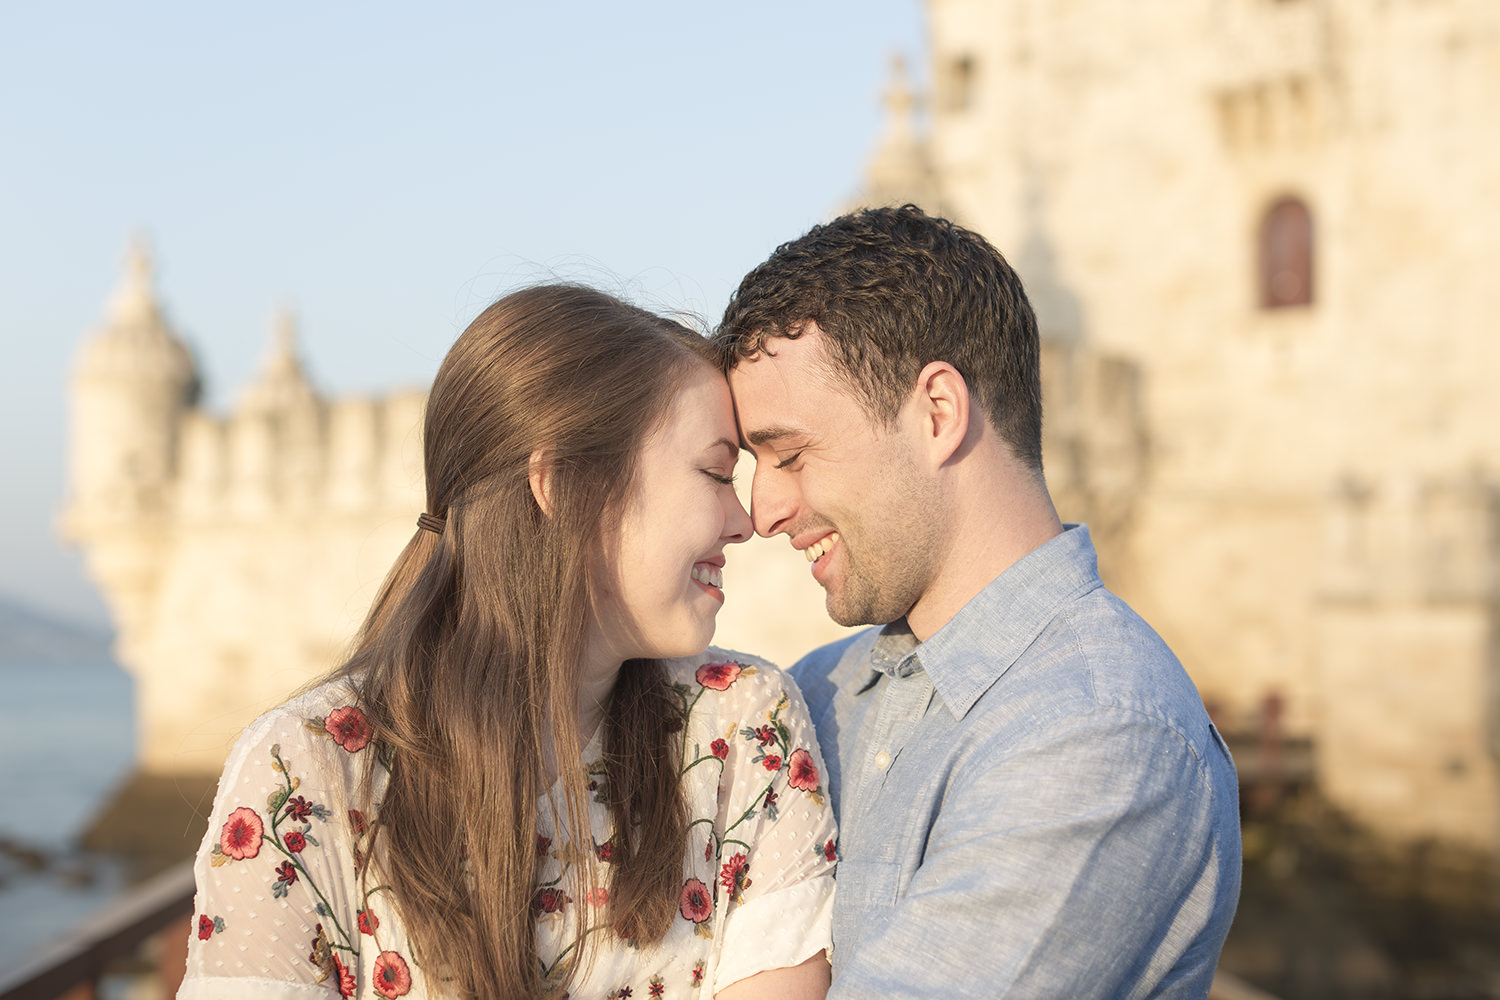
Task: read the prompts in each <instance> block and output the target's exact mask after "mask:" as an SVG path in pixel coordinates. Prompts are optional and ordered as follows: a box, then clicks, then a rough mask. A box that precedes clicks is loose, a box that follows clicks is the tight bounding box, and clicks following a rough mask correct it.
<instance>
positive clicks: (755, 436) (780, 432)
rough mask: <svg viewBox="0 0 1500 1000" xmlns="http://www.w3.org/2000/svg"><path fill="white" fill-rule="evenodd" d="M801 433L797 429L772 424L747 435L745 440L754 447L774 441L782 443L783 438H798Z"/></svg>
mask: <svg viewBox="0 0 1500 1000" xmlns="http://www.w3.org/2000/svg"><path fill="white" fill-rule="evenodd" d="M801 433H802V432H801V431H799V430H798V429H797V428H795V427H785V426H782V425H781V424H772V425H771V426H770V427H757V428H756V429H755V430H753V431H751V432H750V433H749V434H747V435H745V440H747V441H749V442H750V443H751V444H752V445H760V444H770V443H771V442H773V441H780V440H782V439H783V438H789V437H796V436H797V435H799V434H801Z"/></svg>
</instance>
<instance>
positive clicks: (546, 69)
mask: <svg viewBox="0 0 1500 1000" xmlns="http://www.w3.org/2000/svg"><path fill="white" fill-rule="evenodd" d="M923 48H924V24H923V20H922V13H921V10H920V7H919V4H918V2H917V0H828V2H813V3H794V2H789V0H772V2H761V3H757V4H754V5H738V4H736V5H729V4H712V3H701V2H700V3H686V2H675V0H674V2H659V3H651V4H618V3H604V2H588V3H576V2H575V3H565V2H557V3H550V4H543V3H536V2H530V3H519V2H504V3H500V2H496V3H490V4H482V5H481V4H473V5H464V4H455V3H429V4H425V5H423V6H422V7H421V8H420V9H419V8H417V6H416V5H409V6H408V5H401V6H398V5H395V4H387V3H366V4H359V5H355V4H346V3H324V4H316V5H314V4H303V5H293V4H284V3H269V4H260V5H255V6H253V7H251V8H237V9H233V10H230V9H228V8H225V7H223V6H222V5H211V4H187V3H155V4H153V3H147V4H144V5H116V4H105V3H101V2H93V3H68V2H59V3H51V4H46V5H42V4H29V5H20V4H12V5H7V6H6V8H5V9H4V10H3V12H0V347H3V350H4V356H5V361H4V363H3V364H0V420H3V424H4V430H3V437H0V440H3V441H4V453H3V470H4V471H3V473H0V478H3V481H4V482H5V483H6V484H7V485H6V488H5V490H4V492H3V500H0V596H3V597H10V598H18V599H21V600H23V601H24V602H25V603H28V604H31V605H32V606H34V607H38V608H41V609H43V610H47V611H53V612H60V613H62V614H64V615H66V616H69V617H74V618H79V619H84V620H92V621H96V622H98V621H103V620H104V619H105V612H104V609H103V605H102V603H101V602H100V600H99V598H98V597H97V595H96V594H94V592H93V589H92V587H91V586H90V585H89V584H88V583H87V581H86V580H85V579H84V578H83V575H82V562H81V559H80V558H79V556H78V555H77V553H75V552H72V551H70V550H69V549H67V548H66V547H64V546H63V545H62V544H61V543H60V542H59V541H57V538H56V530H55V528H54V523H55V519H56V513H57V511H58V509H59V508H60V506H61V503H62V497H63V491H64V483H63V467H64V466H63V446H64V440H65V432H66V416H65V409H64V389H65V385H66V380H67V372H68V367H69V365H70V363H71V361H72V358H73V356H74V353H75V351H76V349H77V346H78V344H79V342H80V341H81V340H82V339H83V338H84V336H85V335H86V334H87V333H88V332H90V331H91V330H93V329H94V328H95V327H96V326H97V325H98V323H99V321H100V319H101V317H102V310H103V305H104V301H105V299H106V297H107V296H108V294H109V293H110V291H111V290H112V289H113V287H114V286H115V283H116V282H117V280H118V278H119V275H120V267H121V262H122V259H123V255H124V251H125V248H126V245H127V243H128V241H129V240H130V238H131V237H132V235H133V234H137V233H140V234H143V235H144V236H145V237H146V238H147V239H148V240H149V242H150V245H151V247H152V249H153V253H154V256H155V259H156V262H157V288H158V292H159V294H160V296H161V298H162V300H163V302H164V304H165V306H166V309H167V314H168V317H169V320H170V321H171V322H172V323H173V325H174V326H175V327H176V329H177V331H178V332H179V334H180V335H182V336H183V337H184V338H185V339H186V340H187V341H188V342H189V344H190V345H191V347H192V348H193V350H194V352H195V354H196V355H197V357H198V361H199V366H200V368H201V369H202V371H203V374H204V376H205V378H206V382H207V390H208V403H209V405H210V406H212V407H214V408H218V409H222V408H223V407H224V406H225V405H226V404H227V403H228V402H230V401H231V400H233V398H234V397H235V394H236V393H237V391H238V389H239V387H240V386H242V385H243V384H244V383H245V382H246V381H247V380H248V379H249V378H250V377H251V375H252V374H253V373H254V371H255V370H256V368H257V366H258V364H259V361H260V358H261V355H262V353H263V352H264V350H265V348H266V345H267V342H268V337H269V331H270V325H271V317H272V314H273V312H274V310H275V309H276V308H277V307H278V306H279V305H282V304H285V305H288V306H290V307H291V308H292V309H293V310H294V311H295V313H296V315H297V317H298V321H299V326H300V329H301V343H302V351H303V356H304V358H305V360H306V362H307V365H308V368H309V370H310V373H311V375H312V377H313V379H314V381H315V382H316V383H317V384H318V386H319V387H320V388H322V389H323V390H325V391H328V392H330V393H334V394H341V393H351V392H364V391H379V390H382V389H386V388H391V387H394V386H397V385H415V384H424V383H426V382H427V381H428V380H429V379H430V378H431V375H432V373H433V372H434V371H435V370H436V368H437V364H438V362H439V361H440V360H441V358H442V355H443V353H444V351H445V350H446V349H447V346H448V344H449V343H450V342H451V341H452V339H453V338H454V337H455V336H456V335H457V334H458V332H459V331H460V330H461V329H462V328H463V327H464V325H465V324H466V323H467V322H468V320H469V319H470V318H472V316H473V315H474V314H475V313H477V312H478V311H479V310H480V309H481V308H482V307H483V306H484V305H485V304H486V303H487V302H488V301H490V300H491V299H493V298H494V297H496V296H497V295H499V294H500V293H502V292H504V291H505V290H506V289H508V288H510V287H512V286H514V285H516V284H519V283H523V282H526V281H533V280H537V279H539V278H543V277H547V276H549V275H560V276H564V277H569V278H575V279H582V280H586V281H593V282H596V283H599V284H602V285H604V286H605V287H608V288H610V289H611V290H614V291H617V292H621V293H623V294H625V295H627V296H629V297H631V298H634V299H635V300H636V301H639V302H641V303H642V304H645V305H648V306H653V307H656V308H660V309H686V310H691V311H693V312H695V313H698V314H701V315H704V316H706V317H707V318H708V319H710V320H712V319H713V318H714V317H716V315H717V313H718V312H719V310H720V309H722V307H723V304H724V301H725V299H726V297H727V296H728V294H729V292H730V291H731V290H732V289H733V287H734V286H735V284H736V283H737V282H738V280H739V278H740V276H741V275H742V274H743V272H744V271H746V270H747V269H748V268H750V267H751V266H753V265H754V264H756V263H758V262H759V261H760V260H761V259H762V258H764V257H765V255H766V254H767V253H769V252H770V250H771V249H772V248H773V247H774V246H775V245H776V244H777V243H779V242H781V241H783V240H786V239H790V238H792V237H794V236H796V235H798V234H800V233H801V232H802V231H804V230H805V229H806V228H807V227H808V226H810V225H812V224H813V223H815V222H817V221H819V220H820V219H823V218H826V217H827V216H828V215H830V214H831V213H832V212H833V211H834V210H836V209H837V208H838V207H840V206H841V205H842V203H843V202H844V201H845V199H847V198H848V197H849V196H850V195H851V194H852V193H853V192H854V190H855V189H856V187H857V185H858V183H859V178H860V174H861V170H862V169H863V164H864V161H865V158H866V156H867V155H868V153H869V151H870V149H871V148H872V146H873V144H874V143H875V141H876V139H877V137H878V134H879V128H880V108H879V98H880V93H881V90H882V88H883V87H884V84H885V81H886V78H887V72H888V66H889V59H890V56H891V55H892V53H896V52H901V53H904V54H906V55H907V56H909V57H911V58H913V59H917V60H918V61H919V60H920V57H921V55H922V51H923Z"/></svg>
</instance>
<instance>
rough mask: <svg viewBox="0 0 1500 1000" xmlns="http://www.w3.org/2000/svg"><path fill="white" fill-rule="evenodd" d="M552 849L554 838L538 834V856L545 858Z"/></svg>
mask: <svg viewBox="0 0 1500 1000" xmlns="http://www.w3.org/2000/svg"><path fill="white" fill-rule="evenodd" d="M550 850H552V838H551V837H544V836H542V835H541V834H540V833H539V834H537V835H536V856H537V857H539V858H545V857H546V856H547V852H548V851H550Z"/></svg>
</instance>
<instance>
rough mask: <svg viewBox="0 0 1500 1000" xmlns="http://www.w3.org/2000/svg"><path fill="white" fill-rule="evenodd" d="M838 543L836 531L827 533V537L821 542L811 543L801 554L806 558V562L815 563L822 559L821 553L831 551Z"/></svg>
mask: <svg viewBox="0 0 1500 1000" xmlns="http://www.w3.org/2000/svg"><path fill="white" fill-rule="evenodd" d="M838 542H839V533H838V532H837V531H834V532H831V533H829V535H828V537H826V538H824V539H823V540H822V541H818V542H813V543H812V544H811V545H809V546H808V547H807V548H805V549H803V550H802V552H803V554H804V555H806V556H807V561H808V562H817V561H818V560H819V559H821V558H822V557H823V553H825V552H827V551H829V550H830V549H832V548H833V547H834V546H835V545H837V544H838Z"/></svg>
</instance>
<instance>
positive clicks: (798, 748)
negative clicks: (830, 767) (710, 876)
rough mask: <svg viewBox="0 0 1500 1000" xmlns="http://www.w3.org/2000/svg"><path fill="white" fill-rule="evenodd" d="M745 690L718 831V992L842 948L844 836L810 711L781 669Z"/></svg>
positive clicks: (767, 671) (730, 744) (729, 738)
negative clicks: (838, 875)
mask: <svg viewBox="0 0 1500 1000" xmlns="http://www.w3.org/2000/svg"><path fill="white" fill-rule="evenodd" d="M741 684H742V685H743V687H742V689H741V690H740V691H738V692H736V693H737V695H738V698H737V699H736V700H735V701H736V702H737V703H736V704H735V705H734V707H735V709H736V711H734V712H733V713H731V714H730V717H731V718H736V719H738V722H737V723H736V725H735V726H734V729H733V731H732V732H729V733H728V734H727V735H726V739H725V742H726V744H727V747H726V750H727V757H726V758H725V761H724V765H725V766H724V773H723V779H722V782H721V786H720V802H719V815H718V819H717V821H716V823H715V829H716V831H718V836H719V855H718V862H719V867H718V872H717V880H718V885H717V886H716V888H717V890H718V893H719V898H720V900H721V901H723V902H724V903H725V904H726V911H725V920H724V927H723V940H722V942H721V945H720V957H719V962H718V966H717V971H716V973H715V976H714V984H713V988H714V989H715V990H719V989H723V988H724V987H725V986H727V985H729V984H730V983H733V982H736V981H738V980H741V979H744V978H746V977H748V976H752V975H754V974H756V973H757V972H762V971H765V970H767V969H778V968H786V967H789V966H794V965H798V964H800V963H802V962H804V961H806V960H807V959H809V958H811V957H812V956H814V955H816V954H817V953H818V952H819V951H822V950H829V951H830V952H831V949H832V916H833V873H834V863H835V859H836V853H835V852H836V846H835V845H836V840H837V831H836V830H835V828H834V819H833V810H832V808H831V807H830V804H829V799H828V795H827V792H826V790H825V788H824V786H823V759H822V756H821V755H820V753H819V750H818V740H817V737H816V736H815V735H814V733H813V726H812V721H811V719H810V718H809V716H808V711H807V706H806V705H805V704H804V703H803V700H802V694H801V692H800V691H798V689H797V685H796V684H795V683H794V682H793V681H792V679H791V678H790V677H789V676H787V675H786V674H784V673H782V672H781V671H780V670H777V669H775V668H761V669H760V672H759V673H758V674H757V675H755V676H744V677H742V678H741ZM726 728H727V727H726Z"/></svg>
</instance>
